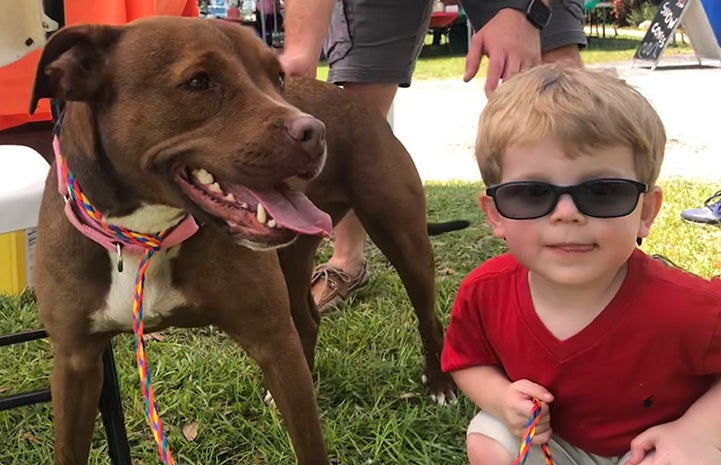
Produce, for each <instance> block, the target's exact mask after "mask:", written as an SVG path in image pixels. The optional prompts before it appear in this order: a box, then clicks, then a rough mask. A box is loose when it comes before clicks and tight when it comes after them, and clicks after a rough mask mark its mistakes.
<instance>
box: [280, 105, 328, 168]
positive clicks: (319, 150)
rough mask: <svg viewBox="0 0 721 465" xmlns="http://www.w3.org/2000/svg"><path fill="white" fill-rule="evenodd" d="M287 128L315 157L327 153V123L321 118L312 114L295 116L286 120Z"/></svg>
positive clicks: (291, 135)
mask: <svg viewBox="0 0 721 465" xmlns="http://www.w3.org/2000/svg"><path fill="white" fill-rule="evenodd" d="M285 129H286V131H288V135H290V137H291V138H292V139H293V140H295V141H298V142H299V143H300V145H301V146H302V147H303V149H304V150H305V151H306V152H308V154H309V155H311V156H312V157H313V158H316V157H321V156H323V154H324V153H325V124H323V123H322V122H321V121H320V120H318V119H316V118H313V117H312V116H310V115H301V116H295V117H292V118H288V119H287V120H286V122H285Z"/></svg>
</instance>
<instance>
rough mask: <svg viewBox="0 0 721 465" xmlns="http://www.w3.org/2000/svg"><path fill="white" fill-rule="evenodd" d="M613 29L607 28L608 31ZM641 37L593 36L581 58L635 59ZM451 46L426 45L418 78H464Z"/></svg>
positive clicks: (321, 70)
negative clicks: (450, 52)
mask: <svg viewBox="0 0 721 465" xmlns="http://www.w3.org/2000/svg"><path fill="white" fill-rule="evenodd" d="M608 33H612V29H611V28H610V27H609V28H607V34H608ZM640 42H641V39H640V38H637V37H630V36H625V35H623V31H620V33H619V36H618V37H615V38H613V37H610V36H608V35H607V37H605V38H596V37H594V38H591V39H589V41H588V46H587V47H586V48H585V49H583V50H582V51H581V58H582V60H583V62H584V63H586V64H595V63H607V62H623V61H629V60H631V59H632V58H633V55H634V53H635V52H636V49H637V48H638V45H639V43H640ZM446 49H447V46H441V47H439V48H435V49H434V48H432V47H431V46H430V45H426V46H425V47H424V50H423V52H421V57H420V58H419V59H418V62H417V64H416V69H415V72H414V73H413V80H414V81H424V80H436V79H461V78H462V77H463V71H464V69H465V63H466V57H465V54H453V55H451V54H449V53H448V52H447V51H446ZM692 52H693V50H692V49H691V47H690V46H689V45H688V44H682V43H681V42H678V45H677V46H673V45H669V46H668V47H667V48H666V50H665V51H664V56H669V55H682V54H689V53H692ZM485 75H486V60H485V59H484V60H483V62H482V64H481V69H480V70H479V72H478V76H477V77H479V78H482V77H484V76H485ZM327 77H328V66H327V65H326V64H325V63H323V64H321V66H319V67H318V79H321V80H325V79H326V78H327Z"/></svg>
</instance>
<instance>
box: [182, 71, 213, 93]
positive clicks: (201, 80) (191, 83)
mask: <svg viewBox="0 0 721 465" xmlns="http://www.w3.org/2000/svg"><path fill="white" fill-rule="evenodd" d="M185 85H186V86H187V87H188V89H190V90H205V89H207V88H209V87H210V78H209V77H208V75H207V74H205V73H198V74H196V75H194V76H193V77H191V78H190V79H188V80H187V81H185Z"/></svg>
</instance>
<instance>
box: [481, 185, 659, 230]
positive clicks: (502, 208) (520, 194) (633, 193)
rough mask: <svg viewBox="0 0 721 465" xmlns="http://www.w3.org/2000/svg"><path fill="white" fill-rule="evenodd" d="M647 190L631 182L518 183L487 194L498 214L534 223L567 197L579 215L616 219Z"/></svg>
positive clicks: (630, 210)
mask: <svg viewBox="0 0 721 465" xmlns="http://www.w3.org/2000/svg"><path fill="white" fill-rule="evenodd" d="M643 192H648V186H647V185H646V184H644V183H642V182H639V181H634V180H631V179H616V178H604V179H593V180H590V181H585V182H582V183H580V184H576V185H573V186H555V185H553V184H548V183H546V182H535V181H519V182H507V183H503V184H498V185H496V186H491V187H489V188H487V189H486V194H488V196H489V197H491V198H492V199H493V201H494V202H495V203H496V209H497V210H498V213H500V214H501V215H502V216H504V217H506V218H510V219H512V220H533V219H536V218H541V217H542V216H546V215H548V214H549V213H551V212H552V211H553V210H554V209H555V208H556V205H558V199H559V198H560V197H561V196H562V195H563V194H568V195H570V196H571V199H573V203H574V204H575V205H576V208H578V211H580V212H581V213H583V214H584V215H586V216H592V217H594V218H619V217H621V216H626V215H628V214H629V213H631V212H632V211H633V210H634V209H635V208H636V205H637V204H638V198H639V196H640V195H641V193H643Z"/></svg>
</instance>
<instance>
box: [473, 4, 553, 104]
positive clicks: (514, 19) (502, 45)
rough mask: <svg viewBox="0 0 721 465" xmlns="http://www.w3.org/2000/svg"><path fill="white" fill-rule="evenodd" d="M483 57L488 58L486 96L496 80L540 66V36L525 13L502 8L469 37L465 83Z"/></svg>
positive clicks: (494, 85) (475, 71)
mask: <svg viewBox="0 0 721 465" xmlns="http://www.w3.org/2000/svg"><path fill="white" fill-rule="evenodd" d="M484 56H487V57H488V73H487V75H486V86H485V91H486V97H490V95H491V93H492V92H493V91H494V90H495V89H496V87H498V81H499V80H506V79H509V78H510V77H512V76H513V75H514V74H516V73H518V72H519V71H523V70H526V69H528V68H531V67H533V66H536V65H537V64H539V63H541V33H540V32H539V30H538V29H536V27H535V26H534V25H533V24H531V23H530V22H529V21H528V19H526V15H525V13H523V12H522V11H518V10H514V9H511V8H504V9H502V10H501V11H499V12H498V13H497V14H496V15H495V16H494V17H493V18H492V19H491V20H490V21H488V23H487V24H486V25H485V26H483V27H482V28H481V30H479V31H478V32H476V33H475V34H474V35H473V38H472V39H471V44H470V47H469V49H468V55H466V72H465V74H464V75H463V80H464V81H465V82H468V81H470V80H471V79H473V77H474V76H475V75H476V73H477V72H478V69H479V68H480V66H481V60H482V59H483V57H484Z"/></svg>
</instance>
